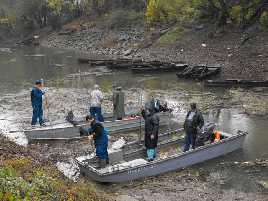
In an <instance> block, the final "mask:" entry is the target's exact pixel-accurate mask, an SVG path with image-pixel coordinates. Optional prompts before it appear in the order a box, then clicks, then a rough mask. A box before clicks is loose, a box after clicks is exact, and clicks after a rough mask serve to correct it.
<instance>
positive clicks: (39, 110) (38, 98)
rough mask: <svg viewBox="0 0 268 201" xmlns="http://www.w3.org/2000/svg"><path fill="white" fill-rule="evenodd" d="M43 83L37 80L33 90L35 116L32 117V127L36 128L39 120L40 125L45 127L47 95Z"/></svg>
mask: <svg viewBox="0 0 268 201" xmlns="http://www.w3.org/2000/svg"><path fill="white" fill-rule="evenodd" d="M42 88H43V83H42V81H41V80H37V81H36V82H35V86H34V87H33V88H32V91H31V103H32V108H33V116H32V123H31V125H32V126H33V127H34V126H35V125H36V123H37V120H39V124H40V125H41V126H45V123H44V121H43V95H44V94H45V92H44V91H42Z"/></svg>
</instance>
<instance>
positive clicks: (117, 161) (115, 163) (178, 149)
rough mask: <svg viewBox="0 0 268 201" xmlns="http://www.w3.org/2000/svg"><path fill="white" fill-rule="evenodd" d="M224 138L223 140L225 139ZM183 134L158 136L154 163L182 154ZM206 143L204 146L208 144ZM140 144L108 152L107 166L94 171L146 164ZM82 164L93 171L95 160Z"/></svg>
mask: <svg viewBox="0 0 268 201" xmlns="http://www.w3.org/2000/svg"><path fill="white" fill-rule="evenodd" d="M225 137H228V136H225ZM225 137H224V138H225ZM184 142H185V140H184V132H183V131H174V132H170V133H165V134H161V135H159V139H158V147H157V156H156V159H155V160H154V161H155V162H157V161H161V160H165V159H166V158H168V157H170V156H172V155H175V154H179V153H182V152H183V149H184ZM210 143H211V142H210V141H206V142H205V144H204V145H206V144H210ZM143 144H144V143H143V142H141V143H139V142H137V141H136V142H132V143H128V144H126V145H125V146H124V147H123V148H122V149H119V150H109V162H110V163H109V165H107V166H106V167H105V168H102V169H96V171H98V172H99V173H108V172H113V171H117V170H122V169H126V168H131V167H135V166H138V165H144V164H148V163H149V161H148V160H147V154H146V149H145V147H144V145H143ZM83 163H84V164H85V165H86V166H88V167H90V168H94V169H95V164H96V159H95V158H91V159H87V160H85V161H83Z"/></svg>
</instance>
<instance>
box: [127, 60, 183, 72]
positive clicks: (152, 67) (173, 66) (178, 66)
mask: <svg viewBox="0 0 268 201" xmlns="http://www.w3.org/2000/svg"><path fill="white" fill-rule="evenodd" d="M187 67H188V65H187V64H185V63H183V62H181V63H167V62H147V63H142V64H139V65H136V66H134V67H132V68H131V70H132V72H133V73H146V72H174V71H177V72H180V71H183V70H184V69H185V68H187Z"/></svg>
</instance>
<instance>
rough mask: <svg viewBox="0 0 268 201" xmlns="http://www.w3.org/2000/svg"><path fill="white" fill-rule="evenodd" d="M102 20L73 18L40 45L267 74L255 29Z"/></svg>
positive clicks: (266, 48) (261, 36)
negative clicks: (153, 25)
mask: <svg viewBox="0 0 268 201" xmlns="http://www.w3.org/2000/svg"><path fill="white" fill-rule="evenodd" d="M110 23H111V22H110V21H107V19H103V18H102V19H98V20H95V21H92V20H91V21H88V20H85V19H84V20H75V21H74V22H72V23H70V24H68V25H65V26H64V28H63V29H64V30H72V31H71V32H64V31H60V32H54V33H52V34H50V35H48V37H46V38H45V39H43V41H42V45H44V46H48V47H57V48H64V49H75V50H79V51H81V52H83V53H88V54H94V55H95V56H97V55H99V56H100V57H112V58H117V57H122V56H124V57H125V56H127V57H129V58H142V59H144V60H169V61H185V62H187V63H189V64H199V63H208V64H215V63H218V64H221V65H222V66H223V67H224V68H223V73H222V78H227V79H231V78H238V79H257V80H263V79H267V77H268V73H267V70H268V67H267V65H268V35H267V32H266V31H264V30H261V29H259V28H258V27H252V28H251V29H249V30H247V31H243V32H242V31H241V30H238V29H237V28H232V27H231V26H229V27H225V28H224V29H223V28H221V29H219V28H216V27H215V26H213V25H210V24H191V25H187V26H186V25H185V26H179V25H176V24H175V25H168V26H166V27H164V28H163V27H162V28H154V29H149V30H147V29H145V28H144V27H145V26H143V23H142V21H141V20H140V23H136V24H134V25H133V24H130V25H127V24H123V25H122V24H120V25H118V26H116V28H113V27H114V25H113V26H110Z"/></svg>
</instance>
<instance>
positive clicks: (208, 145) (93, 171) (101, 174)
mask: <svg viewBox="0 0 268 201" xmlns="http://www.w3.org/2000/svg"><path fill="white" fill-rule="evenodd" d="M222 134H223V135H224V134H227V135H228V137H227V138H226V139H222V140H220V141H219V142H213V143H210V144H207V145H204V146H200V147H198V148H196V149H192V150H190V151H187V152H181V153H177V154H173V155H171V156H168V157H167V158H165V159H162V160H160V159H158V160H155V161H152V162H150V163H146V164H141V165H137V166H134V167H130V168H125V169H122V170H116V171H112V172H105V173H100V172H99V170H97V169H95V168H94V167H92V166H88V169H90V170H91V171H90V172H92V173H95V174H97V175H98V176H100V177H104V176H110V175H114V174H118V173H123V172H126V171H130V170H133V169H137V168H141V167H145V166H149V165H155V164H158V163H162V162H166V161H168V160H172V159H175V158H179V157H181V156H186V155H189V154H192V153H195V152H198V151H200V150H204V149H208V148H210V147H214V146H217V145H220V144H224V143H227V142H229V141H232V140H235V139H237V138H240V137H242V136H246V135H247V133H246V132H238V133H236V134H235V135H230V134H228V133H227V132H222ZM75 162H76V163H78V165H80V166H83V167H84V164H83V163H82V162H80V161H78V160H77V159H75Z"/></svg>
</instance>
